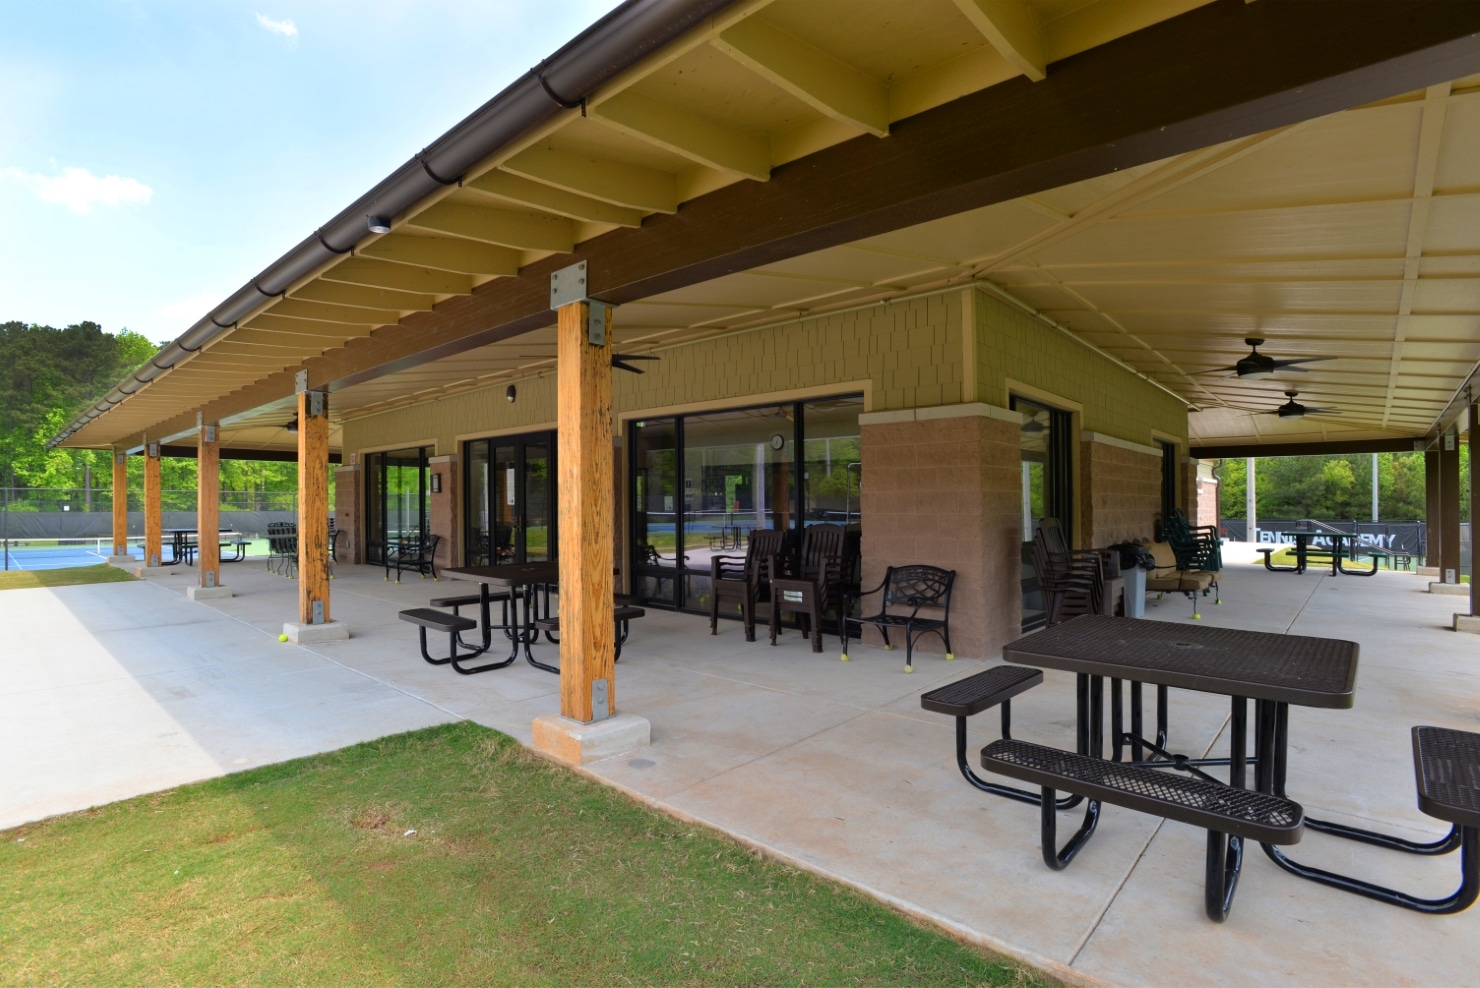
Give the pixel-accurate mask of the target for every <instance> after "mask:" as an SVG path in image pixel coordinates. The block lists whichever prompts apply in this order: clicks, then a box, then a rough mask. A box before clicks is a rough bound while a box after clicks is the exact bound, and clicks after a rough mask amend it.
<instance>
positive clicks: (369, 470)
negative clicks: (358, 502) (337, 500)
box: [365, 446, 432, 563]
mask: <svg viewBox="0 0 1480 988" xmlns="http://www.w3.org/2000/svg"><path fill="white" fill-rule="evenodd" d="M431 455H432V447H430V446H415V447H411V448H409V449H396V450H391V451H389V452H385V453H370V454H368V455H366V457H365V508H366V510H365V529H366V531H365V558H366V560H367V561H369V562H372V563H383V562H385V546H386V544H387V543H393V542H414V541H416V540H418V539H420V538H421V536H422V533H424V532H426V531H427V526H428V520H429V519H430V517H431V503H430V499H429V496H428V495H429V490H428V487H429V478H430V472H431V471H430V470H429V469H428V466H427V459H428V458H429V457H430V456H431Z"/></svg>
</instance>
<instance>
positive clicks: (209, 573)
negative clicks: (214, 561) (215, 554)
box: [206, 569, 216, 587]
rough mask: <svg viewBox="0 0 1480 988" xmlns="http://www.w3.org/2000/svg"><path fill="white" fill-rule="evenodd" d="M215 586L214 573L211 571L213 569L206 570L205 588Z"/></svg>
mask: <svg viewBox="0 0 1480 988" xmlns="http://www.w3.org/2000/svg"><path fill="white" fill-rule="evenodd" d="M215 585H216V571H215V570H213V569H208V570H206V586H207V587H214V586H215Z"/></svg>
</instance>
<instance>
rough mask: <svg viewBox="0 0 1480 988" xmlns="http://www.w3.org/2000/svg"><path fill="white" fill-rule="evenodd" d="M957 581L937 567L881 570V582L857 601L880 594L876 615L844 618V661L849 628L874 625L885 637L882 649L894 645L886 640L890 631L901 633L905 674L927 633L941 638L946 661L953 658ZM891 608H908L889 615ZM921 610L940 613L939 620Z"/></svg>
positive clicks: (846, 653) (912, 666) (862, 593)
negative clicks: (953, 595) (953, 600)
mask: <svg viewBox="0 0 1480 988" xmlns="http://www.w3.org/2000/svg"><path fill="white" fill-rule="evenodd" d="M955 582H956V571H955V570H953V569H949V570H948V569H941V568H940V567H939V566H890V567H889V568H888V569H886V570H885V571H884V579H883V581H882V582H880V584H879V585H878V586H877V587H874V588H873V589H872V590H864V591H862V592H861V593H859V595H858V596H859V598H860V599H862V598H864V597H868V596H870V595H872V594H876V593H879V592H880V591H882V592H883V602H882V604H881V605H880V607H879V613H877V614H874V615H872V616H869V617H844V618H843V622H842V624H843V661H844V662H847V661H848V625H850V624H856V625H859V629H858V633H859V635H860V636H861V635H862V634H863V628H862V626H863V625H865V624H870V625H873V626H874V627H876V628H878V629H879V631H880V632H882V633H883V635H884V648H885V649H890V648H893V647H894V646H893V645H892V644H891V643H890V641H889V629H890V628H899V629H902V630H903V631H904V671H905V672H914V671H915V666H914V653H915V642H917V641H919V640H920V638H921V637H923V636H925V635H929V634H937V635H940V637H941V640H942V641H943V642H945V646H946V661H947V662H950V661H951V660H952V659H954V658H955V657H956V655H955V653H954V652H952V651H951V631H950V620H951V586H952V585H953V584H954V583H955ZM891 607H898V608H906V607H907V608H909V609H910V610H909V613H908V614H901V613H895V612H891V611H890V608H891ZM921 608H928V609H929V610H930V611H931V612H932V613H933V612H936V611H939V612H940V617H923V616H921V614H920V609H921Z"/></svg>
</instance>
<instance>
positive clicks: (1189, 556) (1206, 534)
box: [1162, 508, 1223, 573]
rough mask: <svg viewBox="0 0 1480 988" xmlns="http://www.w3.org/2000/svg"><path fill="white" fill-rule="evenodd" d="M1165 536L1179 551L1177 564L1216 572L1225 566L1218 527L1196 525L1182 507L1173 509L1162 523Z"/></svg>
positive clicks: (1175, 550) (1206, 571)
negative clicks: (1190, 520)
mask: <svg viewBox="0 0 1480 988" xmlns="http://www.w3.org/2000/svg"><path fill="white" fill-rule="evenodd" d="M1162 537H1163V538H1164V539H1166V541H1167V543H1168V544H1169V545H1171V547H1172V551H1173V552H1175V553H1176V554H1177V567H1178V568H1179V569H1183V570H1187V571H1197V570H1201V571H1203V572H1205V573H1217V572H1219V571H1220V570H1222V569H1223V543H1222V541H1221V540H1220V539H1219V538H1218V526H1216V525H1199V526H1196V527H1194V526H1193V525H1191V524H1190V523H1189V522H1188V521H1187V516H1186V515H1184V514H1183V513H1182V509H1180V508H1173V509H1172V516H1171V517H1170V518H1168V519H1167V521H1166V524H1165V525H1163V526H1162Z"/></svg>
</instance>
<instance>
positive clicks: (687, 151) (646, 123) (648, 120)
mask: <svg viewBox="0 0 1480 988" xmlns="http://www.w3.org/2000/svg"><path fill="white" fill-rule="evenodd" d="M593 113H594V114H595V115H596V116H597V117H599V118H600V119H602V120H604V121H606V122H607V123H608V124H610V125H611V126H613V127H616V128H617V129H618V130H621V131H623V132H624V133H627V134H631V135H632V136H634V137H637V138H640V139H641V140H644V141H647V142H648V143H651V144H656V145H657V146H658V147H661V148H664V149H666V150H669V151H672V152H673V153H675V154H679V155H682V156H683V157H685V158H688V159H689V160H691V161H695V162H698V163H699V164H701V165H705V166H708V167H710V168H715V169H718V170H719V171H723V172H729V173H730V174H732V175H739V176H740V177H741V178H753V179H755V180H756V181H758V182H764V181H766V180H767V179H768V178H770V177H771V148H770V144H769V142H768V141H767V140H766V138H765V137H764V136H763V135H761V134H751V133H748V132H746V131H744V130H741V129H739V128H737V127H731V126H727V125H725V124H722V123H718V122H717V121H714V120H711V119H710V118H708V117H705V116H701V115H700V114H697V113H694V112H692V111H689V110H685V109H683V108H681V107H677V106H672V105H670V104H667V103H660V102H658V101H657V100H655V99H649V98H647V97H646V96H642V95H640V94H638V93H631V92H628V93H621V94H619V95H617V96H614V97H612V98H611V99H608V100H606V101H605V102H603V103H601V104H600V105H599V106H597V107H596V108H595V109H594V110H593Z"/></svg>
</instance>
